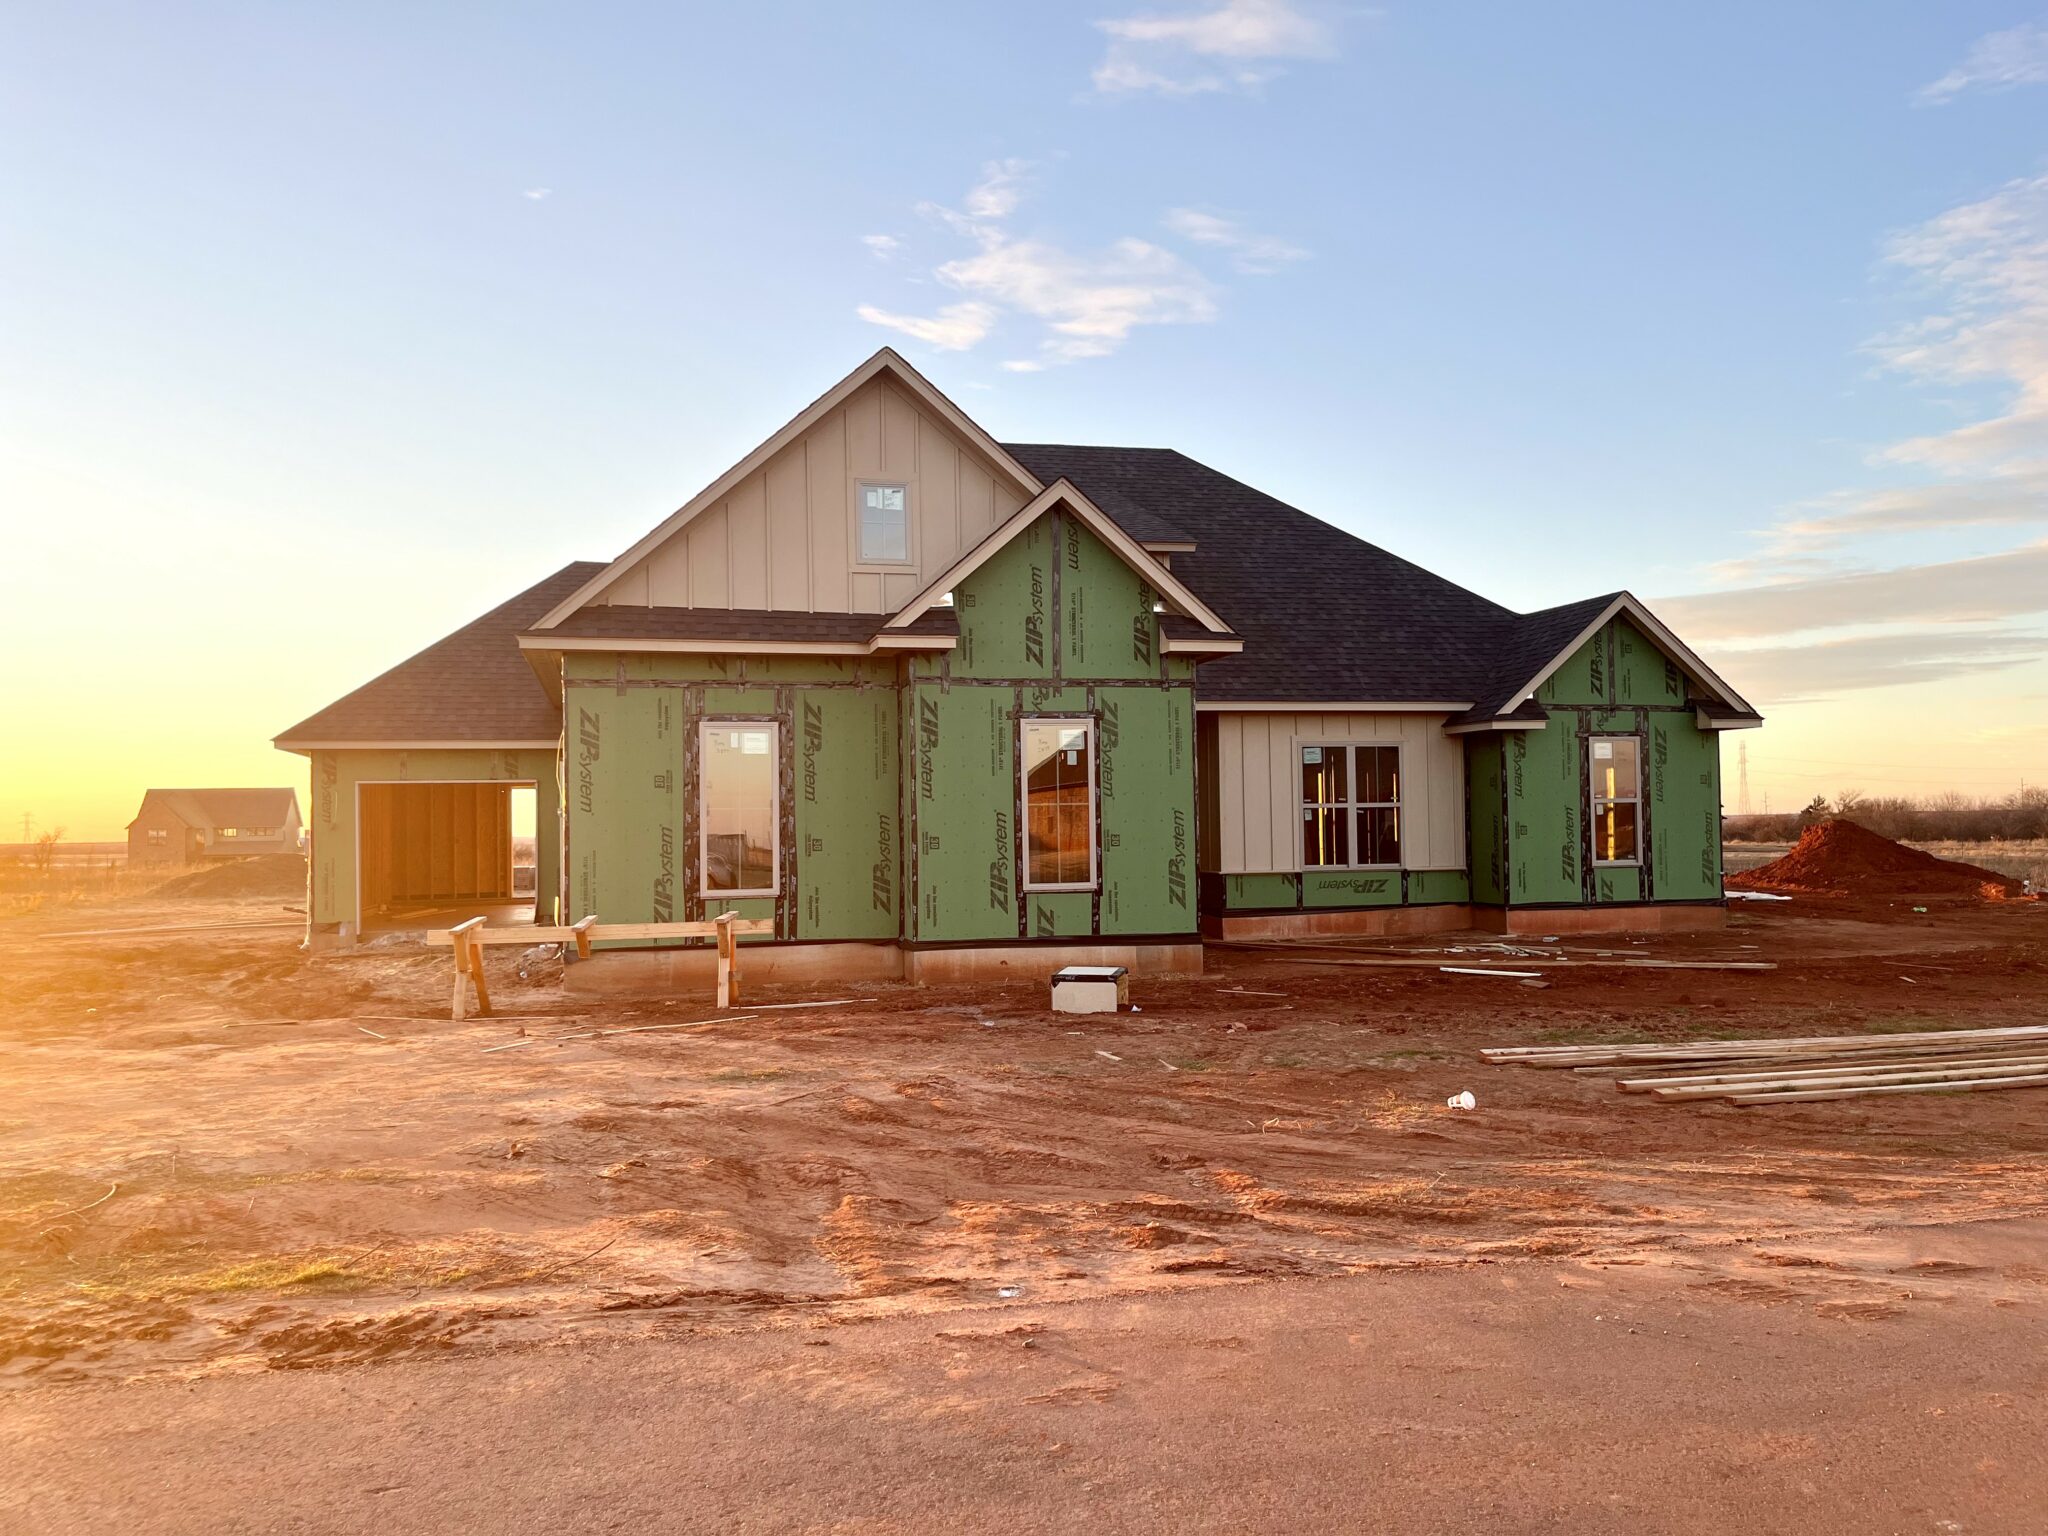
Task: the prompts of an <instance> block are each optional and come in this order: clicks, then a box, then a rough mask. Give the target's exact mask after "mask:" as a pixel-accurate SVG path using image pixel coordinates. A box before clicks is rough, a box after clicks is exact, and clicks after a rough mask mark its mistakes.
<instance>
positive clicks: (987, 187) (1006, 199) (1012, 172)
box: [967, 159, 1031, 219]
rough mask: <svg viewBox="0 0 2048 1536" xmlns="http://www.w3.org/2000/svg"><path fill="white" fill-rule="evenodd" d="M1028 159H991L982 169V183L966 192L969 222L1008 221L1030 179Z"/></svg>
mask: <svg viewBox="0 0 2048 1536" xmlns="http://www.w3.org/2000/svg"><path fill="white" fill-rule="evenodd" d="M1030 175H1031V162H1030V161H1028V160H1014V159H1013V160H991V161H989V162H988V164H986V165H984V166H983V167H982V168H981V180H980V181H978V182H976V183H975V184H974V186H973V187H972V188H970V189H969V190H968V193H967V217H968V218H970V219H1007V218H1008V217H1009V216H1010V215H1011V214H1013V213H1015V212H1016V211H1017V204H1018V203H1020V202H1022V201H1023V199H1024V183H1025V181H1026V180H1028V179H1029V178H1030Z"/></svg>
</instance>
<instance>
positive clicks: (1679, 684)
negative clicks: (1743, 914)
mask: <svg viewBox="0 0 2048 1536" xmlns="http://www.w3.org/2000/svg"><path fill="white" fill-rule="evenodd" d="M1536 697H1537V701H1538V702H1539V703H1540V704H1542V706H1543V707H1544V710H1545V712H1546V713H1547V714H1548V716H1549V724H1548V725H1547V726H1546V727H1545V728H1543V729H1541V730H1534V731H1512V732H1504V733H1502V734H1503V735H1504V736H1505V737H1506V740H1505V741H1496V740H1492V739H1473V740H1470V741H1468V743H1467V746H1466V759H1465V760H1466V773H1467V779H1468V796H1467V804H1468V805H1469V807H1470V833H1471V837H1470V847H1471V853H1472V870H1473V882H1472V883H1473V899H1474V900H1475V901H1480V902H1489V903H1499V902H1502V901H1503V900H1504V901H1505V903H1506V904H1508V905H1512V906H1581V905H1588V904H1593V903H1598V902H1645V901H1718V900H1720V899H1721V766H1720V765H1721V756H1720V742H1719V738H1718V737H1717V736H1716V735H1715V734H1714V733H1713V732H1711V731H1703V730H1701V729H1700V727H1699V723H1698V719H1697V716H1696V713H1695V710H1694V707H1693V705H1692V704H1691V703H1690V702H1689V701H1688V699H1687V693H1686V680H1685V676H1684V674H1683V673H1682V672H1681V671H1680V670H1679V669H1678V667H1677V666H1676V665H1674V664H1673V663H1672V662H1671V661H1670V660H1669V659H1668V658H1666V657H1665V655H1664V654H1663V652H1662V651H1660V650H1659V649H1658V648H1657V646H1656V644H1655V643H1654V642H1653V641H1651V640H1650V639H1649V638H1648V637H1647V636H1646V635H1644V634H1643V633H1642V632H1641V631H1640V630H1638V629H1637V628H1636V627H1635V626H1634V625H1633V624H1631V623H1630V622H1629V621H1628V620H1627V619H1625V618H1616V619H1614V620H1612V621H1611V622H1609V623H1608V624H1607V625H1606V626H1604V627H1603V628H1602V629H1601V630H1600V632H1599V633H1598V634H1596V635H1594V636H1593V637H1592V638H1591V639H1590V640H1588V641H1587V642H1586V643H1585V644H1584V645H1583V646H1581V647H1580V648H1579V649H1578V650H1577V651H1576V652H1574V653H1573V654H1572V656H1571V657H1570V659H1569V660H1567V661H1566V662H1565V663H1564V665H1562V666H1561V667H1559V668H1558V669H1557V671H1556V672H1554V673H1553V674H1551V676H1550V678H1549V679H1548V680H1547V681H1546V682H1545V683H1544V684H1543V686H1542V687H1541V688H1539V689H1538V690H1537V693H1536ZM1595 736H1635V737H1638V738H1640V740H1641V742H1642V747H1641V763H1642V779H1643V782H1642V807H1641V813H1640V823H1639V832H1640V840H1641V845H1642V847H1643V848H1644V850H1645V852H1646V854H1647V857H1646V858H1645V859H1644V860H1643V861H1642V862H1641V863H1640V864H1633V865H1602V864H1596V863H1595V862H1594V861H1593V857H1592V846H1591V829H1590V827H1589V825H1588V823H1589V821H1590V818H1591V809H1592V807H1591V777H1590V759H1589V752H1590V741H1591V739H1592V738H1593V737H1595ZM1503 885H1504V886H1505V891H1504V892H1503Z"/></svg>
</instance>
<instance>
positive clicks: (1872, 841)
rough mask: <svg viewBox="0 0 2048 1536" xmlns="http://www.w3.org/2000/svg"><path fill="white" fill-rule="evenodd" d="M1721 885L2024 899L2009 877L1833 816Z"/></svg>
mask: <svg viewBox="0 0 2048 1536" xmlns="http://www.w3.org/2000/svg"><path fill="white" fill-rule="evenodd" d="M1727 883H1728V884H1729V885H1730V886H1731V887H1733V888H1734V889H1736V890H1743V891H1786V892H1796V893H1800V894H1806V895H1823V894H1827V895H1834V894H1848V895H1853V896H1867V895H1886V896H1981V897H1984V898H1985V899H1986V900H1990V901H2006V900H2011V899H2014V898H2018V897H2023V896H2025V895H2026V886H2025V885H2024V884H2023V883H2022V882H2021V881H2018V880H2015V879H2014V878H2013V877H2012V876H2010V875H2001V874H2000V873H1998V871H1997V870H1995V869H1980V868H1978V867H1977V866H1976V865H1975V864H1958V863H1954V862H1952V861H1951V860H1948V859H1937V858H1936V857H1935V856H1934V855H1933V854H1931V853H1922V852H1921V851H1920V850H1919V849H1918V848H1908V847H1907V846H1906V845H1905V844H1904V843H1895V842H1893V841H1892V840H1891V839H1890V838H1888V837H1880V836H1879V835H1878V834H1877V833H1875V832H1873V831H1871V830H1870V829H1869V828H1868V827H1860V826H1858V825H1857V824H1856V823H1855V822H1853V821H1843V820H1841V819H1839V818H1837V819H1836V820H1833V821H1823V822H1817V823H1815V824H1814V825H1813V826H1810V827H1808V828H1807V829H1806V830H1805V831H1804V832H1802V833H1800V834H1799V841H1798V842H1797V843H1794V844H1793V845H1792V851H1791V852H1790V853H1788V854H1786V855H1785V856H1784V857H1783V858H1779V859H1773V860H1772V861H1771V862H1770V863H1768V864H1765V865H1763V866H1762V867H1761V868H1758V869H1752V870H1746V871H1744V872H1743V873H1742V874H1739V875H1730V876H1729V877H1728V882H1727Z"/></svg>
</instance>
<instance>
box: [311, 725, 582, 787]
mask: <svg viewBox="0 0 2048 1536" xmlns="http://www.w3.org/2000/svg"><path fill="white" fill-rule="evenodd" d="M270 744H271V745H272V746H273V747H275V748H277V750H278V751H280V752H299V753H305V752H552V751H554V750H555V748H556V747H558V746H560V745H561V739H560V738H559V737H555V736H550V737H549V738H548V739H547V740H546V741H293V742H287V741H286V740H285V739H284V738H283V737H273V738H271V742H270ZM368 782H370V783H372V784H382V783H385V782H386V781H385V780H383V779H371V780H369V781H368ZM389 782H392V783H413V784H436V783H447V784H472V783H480V782H483V781H481V780H475V779H410V780H396V779H394V780H391V781H389Z"/></svg>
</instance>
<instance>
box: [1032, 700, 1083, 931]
mask: <svg viewBox="0 0 2048 1536" xmlns="http://www.w3.org/2000/svg"><path fill="white" fill-rule="evenodd" d="M1020 734H1021V738H1022V739H1021V742H1020V747H1021V751H1020V752H1019V754H1018V760H1019V762H1018V766H1019V772H1018V795H1019V798H1020V799H1021V800H1022V802H1023V820H1024V889H1025V890H1027V891H1092V890H1094V889H1095V722H1094V721H1093V720H1090V719H1079V720H1026V721H1025V722H1024V723H1023V728H1022V731H1021V733H1020Z"/></svg>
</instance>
